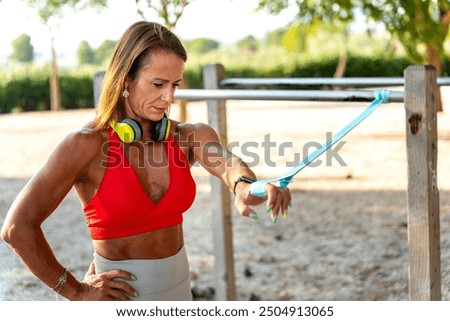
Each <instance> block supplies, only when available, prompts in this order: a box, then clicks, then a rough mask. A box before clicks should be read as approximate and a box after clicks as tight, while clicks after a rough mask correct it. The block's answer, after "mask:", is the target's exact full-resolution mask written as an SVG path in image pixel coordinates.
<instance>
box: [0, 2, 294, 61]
mask: <svg viewBox="0 0 450 321" xmlns="http://www.w3.org/2000/svg"><path fill="white" fill-rule="evenodd" d="M257 4H258V0H194V1H193V2H192V3H191V4H189V5H188V6H187V7H186V8H185V11H184V13H183V16H182V17H181V18H180V20H179V22H178V24H177V27H176V29H175V30H174V32H175V33H176V34H177V35H178V36H179V37H180V38H182V39H186V40H189V39H195V38H200V37H202V38H210V39H215V40H217V41H219V42H221V43H222V44H225V45H226V44H233V43H234V42H236V41H237V40H240V39H242V38H244V37H246V36H248V35H253V36H254V37H256V38H262V37H263V36H264V35H265V34H266V33H267V32H268V31H272V30H274V29H277V28H280V27H284V26H286V25H287V24H288V23H289V22H291V21H292V20H293V19H294V17H295V13H296V12H295V10H285V11H284V12H282V13H281V14H279V15H278V16H274V15H269V14H267V13H265V12H264V11H258V12H256V11H255V8H256V7H257ZM108 6H109V8H107V9H104V10H102V11H100V12H97V11H96V10H95V9H87V10H84V11H83V12H78V13H70V14H68V15H67V16H65V17H64V18H63V20H61V22H60V24H59V27H58V28H57V32H56V34H55V48H56V51H57V53H58V59H59V61H60V64H64V61H65V62H66V63H68V64H70V62H71V61H73V59H74V57H75V55H76V51H77V49H78V46H79V45H80V43H81V41H83V40H86V41H88V42H89V44H90V46H91V47H93V48H96V47H98V46H99V45H100V44H101V43H102V42H103V41H104V40H105V39H111V40H117V39H118V38H119V37H120V36H121V35H122V33H123V32H124V31H125V29H127V28H128V27H129V26H130V25H131V24H132V23H134V22H135V21H138V20H142V19H141V17H140V16H139V15H138V14H137V13H136V6H135V5H134V1H131V0H126V1H124V0H109V2H108ZM146 14H147V16H146V17H147V19H148V20H153V21H157V22H162V21H160V20H157V16H156V14H153V13H152V12H151V10H148V11H147V12H146ZM22 33H25V34H27V35H29V36H30V37H31V43H32V45H33V47H34V51H35V55H36V56H37V58H39V57H41V59H49V57H50V33H49V31H48V28H47V27H46V26H45V25H43V24H42V23H41V22H40V21H39V19H38V18H37V16H36V13H35V11H33V10H32V9H30V8H28V7H27V6H26V5H25V3H24V1H23V0H1V1H0V63H4V62H5V61H6V59H7V57H8V56H9V55H10V54H11V51H12V46H11V42H12V41H13V40H14V39H16V38H17V37H18V36H19V35H20V34H22ZM61 61H62V63H61Z"/></svg>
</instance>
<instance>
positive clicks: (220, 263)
mask: <svg viewBox="0 0 450 321" xmlns="http://www.w3.org/2000/svg"><path fill="white" fill-rule="evenodd" d="M224 76H225V71H224V68H223V66H222V65H219V64H210V65H205V66H204V67H203V83H204V88H205V89H219V82H220V80H221V79H223V78H224ZM207 107H208V122H209V125H210V126H211V127H212V128H213V129H214V130H215V131H216V132H217V133H218V135H219V138H220V141H221V143H222V144H223V145H224V146H227V122H226V120H227V114H226V101H225V100H219V101H217V100H208V101H207ZM210 183H211V198H212V204H213V208H212V211H213V213H212V217H213V233H214V253H215V270H216V271H215V279H216V300H220V301H224V300H235V297H236V294H235V283H234V258H233V231H232V220H231V201H230V191H229V189H228V187H227V186H226V185H225V184H224V183H223V182H222V181H221V180H219V179H218V178H217V177H211V181H210Z"/></svg>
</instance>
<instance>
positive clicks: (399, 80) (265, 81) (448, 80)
mask: <svg viewBox="0 0 450 321" xmlns="http://www.w3.org/2000/svg"><path fill="white" fill-rule="evenodd" d="M404 84H405V78H403V77H368V78H363V77H348V78H326V77H325V78H317V77H315V78H314V77H313V78H227V79H224V80H222V81H220V86H221V87H226V86H345V87H378V86H379V87H386V86H403V85H404ZM437 84H438V85H439V86H450V77H440V78H437Z"/></svg>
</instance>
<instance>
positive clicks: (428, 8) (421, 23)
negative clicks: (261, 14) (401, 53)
mask: <svg viewBox="0 0 450 321" xmlns="http://www.w3.org/2000/svg"><path fill="white" fill-rule="evenodd" d="M290 5H293V6H294V7H297V10H298V14H297V19H298V21H299V22H300V23H303V24H306V25H308V24H311V23H312V22H314V21H321V22H323V23H331V22H332V23H334V22H336V21H346V22H348V21H351V20H352V19H353V18H354V9H356V8H362V9H363V12H364V14H365V16H366V17H368V18H369V19H372V20H374V21H376V22H381V23H383V24H384V26H385V27H386V29H387V30H388V31H389V32H390V33H391V34H392V35H393V36H395V37H397V38H398V39H399V40H400V42H401V43H402V45H403V47H404V48H405V51H406V54H407V55H408V56H409V58H411V59H412V60H414V61H415V62H423V61H424V54H423V52H421V50H420V45H426V46H428V47H429V48H432V49H433V50H436V51H437V52H438V54H439V55H440V57H441V58H443V57H444V55H445V53H444V50H443V48H444V47H443V43H444V40H445V38H446V36H447V34H448V32H449V23H448V22H444V21H443V19H444V18H445V17H446V19H449V18H448V15H450V1H448V0H378V1H373V0H334V1H329V0H310V1H305V0H295V2H294V3H293V2H291V1H289V0H259V7H258V9H259V10H262V9H265V10H267V11H268V12H269V13H272V14H277V13H280V12H281V11H283V10H285V9H287V8H288V7H289V6H290Z"/></svg>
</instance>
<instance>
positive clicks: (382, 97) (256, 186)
mask: <svg viewBox="0 0 450 321" xmlns="http://www.w3.org/2000/svg"><path fill="white" fill-rule="evenodd" d="M389 93H390V92H389V90H376V91H374V96H375V100H374V101H372V103H371V104H370V105H369V107H367V108H366V109H365V110H364V111H363V112H362V113H361V114H360V115H359V116H358V117H356V118H355V119H354V120H352V121H351V122H350V123H349V124H348V125H347V126H345V127H344V128H342V129H341V130H340V131H339V132H337V133H336V134H335V135H334V136H332V137H331V138H330V139H329V140H328V141H327V142H326V143H325V144H323V145H322V146H321V147H320V148H318V149H316V150H315V151H314V152H313V153H311V154H310V155H308V156H307V157H306V158H304V159H303V160H302V161H301V162H300V163H299V164H298V165H297V166H295V167H294V168H292V169H291V170H290V171H288V172H287V173H286V174H284V175H283V176H281V177H278V178H271V179H262V180H258V181H256V182H254V183H252V184H251V185H250V193H251V194H252V195H255V196H259V197H263V198H267V194H266V192H265V190H264V186H265V185H266V184H268V183H277V184H278V185H279V186H280V187H287V186H288V185H289V183H290V182H291V180H292V178H293V177H294V176H295V175H296V174H297V173H298V172H300V171H301V170H302V169H303V168H305V167H306V166H308V164H310V163H311V162H312V161H313V160H315V159H316V158H317V157H319V156H320V155H321V154H322V153H323V152H325V151H326V150H327V149H328V148H330V147H331V146H333V145H334V144H335V143H336V142H338V141H339V140H340V139H342V137H344V136H345V135H346V134H348V133H349V132H350V131H351V130H352V129H353V128H355V127H356V126H357V125H358V124H359V123H361V122H362V121H363V120H364V119H365V118H366V117H367V116H369V115H370V114H371V113H372V112H373V111H374V110H375V109H376V108H377V107H378V106H379V105H381V103H387V102H389Z"/></svg>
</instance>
